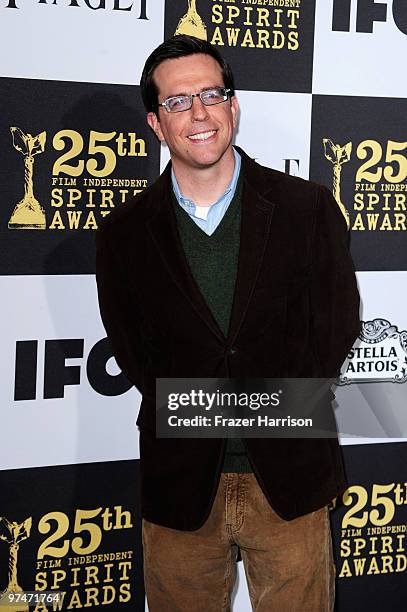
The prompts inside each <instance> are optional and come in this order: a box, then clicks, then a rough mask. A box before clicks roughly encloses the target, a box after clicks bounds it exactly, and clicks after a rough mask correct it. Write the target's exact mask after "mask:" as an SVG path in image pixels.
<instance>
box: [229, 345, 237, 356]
mask: <svg viewBox="0 0 407 612" xmlns="http://www.w3.org/2000/svg"><path fill="white" fill-rule="evenodd" d="M235 353H237V348H236V347H235V346H232V347H231V348H230V349H229V355H234V354H235Z"/></svg>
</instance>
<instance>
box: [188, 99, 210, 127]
mask: <svg viewBox="0 0 407 612" xmlns="http://www.w3.org/2000/svg"><path fill="white" fill-rule="evenodd" d="M191 113H192V120H193V121H204V120H205V119H207V118H208V110H207V108H206V106H205V105H204V104H203V103H202V101H201V98H200V97H199V96H194V97H193V98H192V107H191Z"/></svg>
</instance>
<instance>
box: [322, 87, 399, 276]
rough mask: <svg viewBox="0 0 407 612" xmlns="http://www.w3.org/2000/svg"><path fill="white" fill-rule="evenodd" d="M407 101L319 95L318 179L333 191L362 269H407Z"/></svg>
mask: <svg viewBox="0 0 407 612" xmlns="http://www.w3.org/2000/svg"><path fill="white" fill-rule="evenodd" d="M406 112H407V102H406V101H405V100H403V99H387V98H360V97H352V96H344V97H340V96H320V95H316V96H313V108H312V130H311V165H310V168H311V170H310V177H311V179H312V180H315V181H317V182H320V183H323V184H325V185H327V186H328V187H330V188H331V190H332V192H333V194H334V196H335V198H336V201H337V203H338V206H339V208H340V209H341V211H342V213H343V215H344V217H345V220H346V223H347V226H348V228H349V229H350V231H351V234H352V238H351V249H352V255H353V259H354V262H355V266H356V269H357V270H405V269H407V268H406V266H407V250H406V247H405V244H406V243H405V241H406V232H407V140H406V132H405V130H404V129H403V126H404V125H405V115H406Z"/></svg>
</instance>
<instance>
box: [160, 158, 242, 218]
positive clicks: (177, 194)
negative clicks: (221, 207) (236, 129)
mask: <svg viewBox="0 0 407 612" xmlns="http://www.w3.org/2000/svg"><path fill="white" fill-rule="evenodd" d="M232 150H233V155H234V157H235V168H234V170H233V175H232V179H231V181H230V183H229V185H228V186H227V188H226V191H225V192H224V193H223V194H222V195H221V196H220V198H219V199H218V200H217V201H216V202H214V204H212V205H211V208H213V207H214V206H216V205H217V204H219V202H221V201H223V200H224V198H225V197H226V196H227V195H228V194H229V193H230V192H232V194H233V193H234V192H235V190H236V185H237V181H238V179H239V173H240V166H241V161H242V158H241V156H240V155H239V153H238V152H237V151H236V149H235V148H234V147H232ZM171 181H172V188H173V190H174V194H175V197H176V198H177V200H178V202H179V203H180V204H181V206H182V207H183V208H186V209H189V210H194V209H195V206H196V204H195V203H194V202H193V201H192V200H189V199H188V198H185V197H184V196H183V195H182V193H181V190H180V188H179V185H178V182H177V178H176V176H175V172H174V169H173V168H171Z"/></svg>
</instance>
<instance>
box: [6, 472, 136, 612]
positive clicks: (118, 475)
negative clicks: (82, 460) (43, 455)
mask: <svg viewBox="0 0 407 612" xmlns="http://www.w3.org/2000/svg"><path fill="white" fill-rule="evenodd" d="M136 463H137V462H135V461H124V462H107V463H100V464H99V463H95V464H85V465H78V466H58V467H47V468H35V469H31V470H30V469H23V470H11V471H7V470H6V471H3V472H2V473H0V483H1V487H2V490H3V491H4V492H5V493H6V495H3V496H2V501H1V510H0V610H1V611H2V612H7V611H10V612H11V611H13V612H29V611H30V612H46V611H47V610H48V611H49V610H52V611H56V610H62V611H64V610H77V609H82V608H84V609H91V610H97V609H99V608H103V609H106V610H114V611H117V610H121V609H123V610H128V609H129V610H133V611H138V610H144V588H143V572H142V549H141V532H140V522H139V520H138V519H137V514H138V511H137V507H138V501H137V494H136V493H135V491H136V490H137V487H138V484H137V483H138V469H137V466H136ZM106 483H109V484H108V489H107V488H106ZM23 507H25V508H26V511H25V512H26V514H25V512H24V511H22V508H23ZM28 515H29V516H28ZM31 593H35V594H38V595H40V594H41V593H43V594H44V595H47V599H44V600H42V598H40V597H36V599H34V600H31V605H30V606H29V596H30V594H31ZM13 594H26V595H27V596H26V597H24V596H21V595H20V597H21V599H20V601H19V602H17V597H15V596H13ZM53 594H54V595H57V597H55V598H53V597H51V596H52V595H53ZM48 595H50V596H49V597H48ZM13 601H14V603H12V604H10V602H13Z"/></svg>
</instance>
